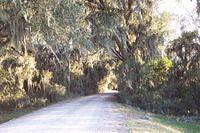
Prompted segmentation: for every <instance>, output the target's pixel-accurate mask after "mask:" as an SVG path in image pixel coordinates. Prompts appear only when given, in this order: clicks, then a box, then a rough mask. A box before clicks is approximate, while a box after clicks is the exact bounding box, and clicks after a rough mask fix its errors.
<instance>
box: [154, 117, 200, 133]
mask: <svg viewBox="0 0 200 133" xmlns="http://www.w3.org/2000/svg"><path fill="white" fill-rule="evenodd" d="M155 120H156V121H157V122H159V123H161V124H163V125H166V126H170V127H172V128H175V129H177V130H179V131H181V132H183V133H199V132H200V125H199V124H197V123H191V122H184V121H178V120H176V119H174V118H170V117H167V116H163V115H155Z"/></svg>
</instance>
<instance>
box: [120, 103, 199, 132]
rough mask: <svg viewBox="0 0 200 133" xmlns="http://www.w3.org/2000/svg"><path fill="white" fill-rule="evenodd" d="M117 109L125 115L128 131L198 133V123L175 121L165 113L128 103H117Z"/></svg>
mask: <svg viewBox="0 0 200 133" xmlns="http://www.w3.org/2000/svg"><path fill="white" fill-rule="evenodd" d="M117 106H118V109H119V111H120V112H122V113H123V114H124V115H125V117H126V122H125V125H126V127H127V128H128V129H129V131H130V133H140V132H148V133H160V132H162V133H199V132H200V125H199V124H196V123H191V122H183V121H177V120H176V119H174V118H171V117H169V116H165V115H157V114H153V113H149V112H147V111H143V110H141V109H139V108H136V107H132V106H129V105H123V104H118V103H117Z"/></svg>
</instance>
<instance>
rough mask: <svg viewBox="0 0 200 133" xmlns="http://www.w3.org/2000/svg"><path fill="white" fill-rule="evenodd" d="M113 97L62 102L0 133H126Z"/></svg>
mask: <svg viewBox="0 0 200 133" xmlns="http://www.w3.org/2000/svg"><path fill="white" fill-rule="evenodd" d="M114 100H115V94H111V93H109V94H99V95H93V96H87V97H82V98H78V99H74V100H72V101H64V102H61V103H58V104H55V105H52V106H49V107H46V108H43V109H41V110H39V111H35V112H33V113H31V114H28V115H25V116H23V117H20V118H18V119H15V120H12V121H9V122H7V123H4V124H2V125H0V133H70V132H73V133H79V132H80V133H84V132H91V133H96V132H97V133H98V132H99V133H103V132H105V133H107V132H120V133H123V132H127V130H126V128H125V127H124V124H123V123H124V119H123V118H124V116H123V114H121V113H120V112H119V111H118V109H117V107H116V106H115V103H114V102H113V101H114Z"/></svg>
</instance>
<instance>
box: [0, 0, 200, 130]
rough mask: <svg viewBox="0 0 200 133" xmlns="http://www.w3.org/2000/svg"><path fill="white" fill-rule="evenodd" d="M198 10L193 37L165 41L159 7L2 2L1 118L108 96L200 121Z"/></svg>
mask: <svg viewBox="0 0 200 133" xmlns="http://www.w3.org/2000/svg"><path fill="white" fill-rule="evenodd" d="M172 4H173V3H172ZM199 5H200V4H199V0H197V12H196V15H194V16H193V17H192V18H193V19H192V20H193V21H194V24H196V29H197V30H195V31H187V30H184V28H183V29H182V35H181V36H179V37H177V38H176V39H173V40H170V41H169V40H168V37H169V35H170V33H171V31H170V30H169V27H168V24H169V22H170V21H171V19H172V18H171V16H170V14H168V13H166V12H164V13H161V14H159V13H157V10H156V7H157V6H159V2H158V1H157V0H143V1H141V0H113V1H111V0H33V1H23V0H15V1H11V0H1V1H0V112H5V111H17V110H21V109H29V108H32V107H42V106H46V105H49V104H50V103H54V102H57V101H60V100H63V99H65V98H69V97H72V96H83V95H90V94H95V93H101V92H104V90H105V89H107V88H109V89H117V90H119V94H120V99H121V101H122V102H123V103H126V104H129V105H132V106H137V107H140V108H142V109H144V110H148V111H151V112H154V113H160V114H168V115H175V116H182V115H186V116H195V117H200V116H199V115H200V100H199V97H200V84H199V83H200V40H199V37H200V36H199V33H198V32H199V16H198V15H197V14H199V11H200V7H199ZM191 15H192V14H191ZM196 16H198V17H197V18H195V17H196ZM22 112H23V111H22ZM25 112H26V111H25ZM1 116H2V115H1ZM5 119H7V118H5ZM161 119H162V118H161ZM160 122H163V121H162V120H161V121H160ZM174 124H175V125H176V123H174ZM177 125H178V126H179V124H177ZM182 125H184V123H182V124H180V126H182ZM191 126H192V125H191ZM194 128H197V129H198V128H199V127H198V126H197V127H195V126H194Z"/></svg>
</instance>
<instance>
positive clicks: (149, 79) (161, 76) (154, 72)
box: [143, 57, 172, 89]
mask: <svg viewBox="0 0 200 133" xmlns="http://www.w3.org/2000/svg"><path fill="white" fill-rule="evenodd" d="M171 68H172V61H171V60H169V59H168V58H167V57H163V58H162V59H155V60H151V61H149V62H148V63H147V64H145V69H144V72H143V79H144V83H145V86H146V87H148V88H154V89H159V88H160V87H161V85H163V84H164V83H165V81H166V80H167V78H168V77H167V74H168V72H169V70H170V69H171Z"/></svg>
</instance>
